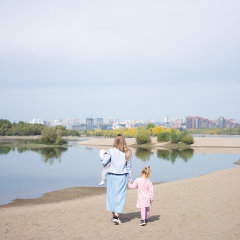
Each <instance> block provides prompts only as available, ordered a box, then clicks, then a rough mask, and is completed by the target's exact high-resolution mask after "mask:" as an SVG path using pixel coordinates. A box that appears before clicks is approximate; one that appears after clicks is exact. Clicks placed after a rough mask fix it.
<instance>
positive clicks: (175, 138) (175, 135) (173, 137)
mask: <svg viewBox="0 0 240 240" xmlns="http://www.w3.org/2000/svg"><path fill="white" fill-rule="evenodd" d="M179 136H180V132H179V130H177V129H175V128H172V129H171V133H170V138H171V143H178V142H179Z"/></svg>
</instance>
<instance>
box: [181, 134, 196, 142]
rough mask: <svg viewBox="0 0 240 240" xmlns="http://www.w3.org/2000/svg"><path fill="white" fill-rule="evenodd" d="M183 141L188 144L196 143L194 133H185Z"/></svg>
mask: <svg viewBox="0 0 240 240" xmlns="http://www.w3.org/2000/svg"><path fill="white" fill-rule="evenodd" d="M181 142H182V143H186V144H188V145H191V144H193V143H194V138H193V136H192V135H190V134H187V135H185V136H184V137H183V138H182V140H181Z"/></svg>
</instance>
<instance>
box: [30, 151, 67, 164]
mask: <svg viewBox="0 0 240 240" xmlns="http://www.w3.org/2000/svg"><path fill="white" fill-rule="evenodd" d="M31 150H32V151H34V152H37V153H40V155H41V156H42V159H43V162H45V163H50V165H52V164H54V162H55V160H58V161H59V162H61V155H62V153H63V152H66V151H67V150H68V149H67V148H61V147H55V148H51V147H49V148H36V149H31Z"/></svg>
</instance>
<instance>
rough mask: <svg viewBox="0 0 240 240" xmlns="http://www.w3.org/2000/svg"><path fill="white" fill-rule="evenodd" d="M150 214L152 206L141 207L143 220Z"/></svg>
mask: <svg viewBox="0 0 240 240" xmlns="http://www.w3.org/2000/svg"><path fill="white" fill-rule="evenodd" d="M149 216H150V207H144V208H141V218H142V220H146V219H148V218H149Z"/></svg>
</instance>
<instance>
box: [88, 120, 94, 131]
mask: <svg viewBox="0 0 240 240" xmlns="http://www.w3.org/2000/svg"><path fill="white" fill-rule="evenodd" d="M93 124H94V120H93V118H86V130H93Z"/></svg>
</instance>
